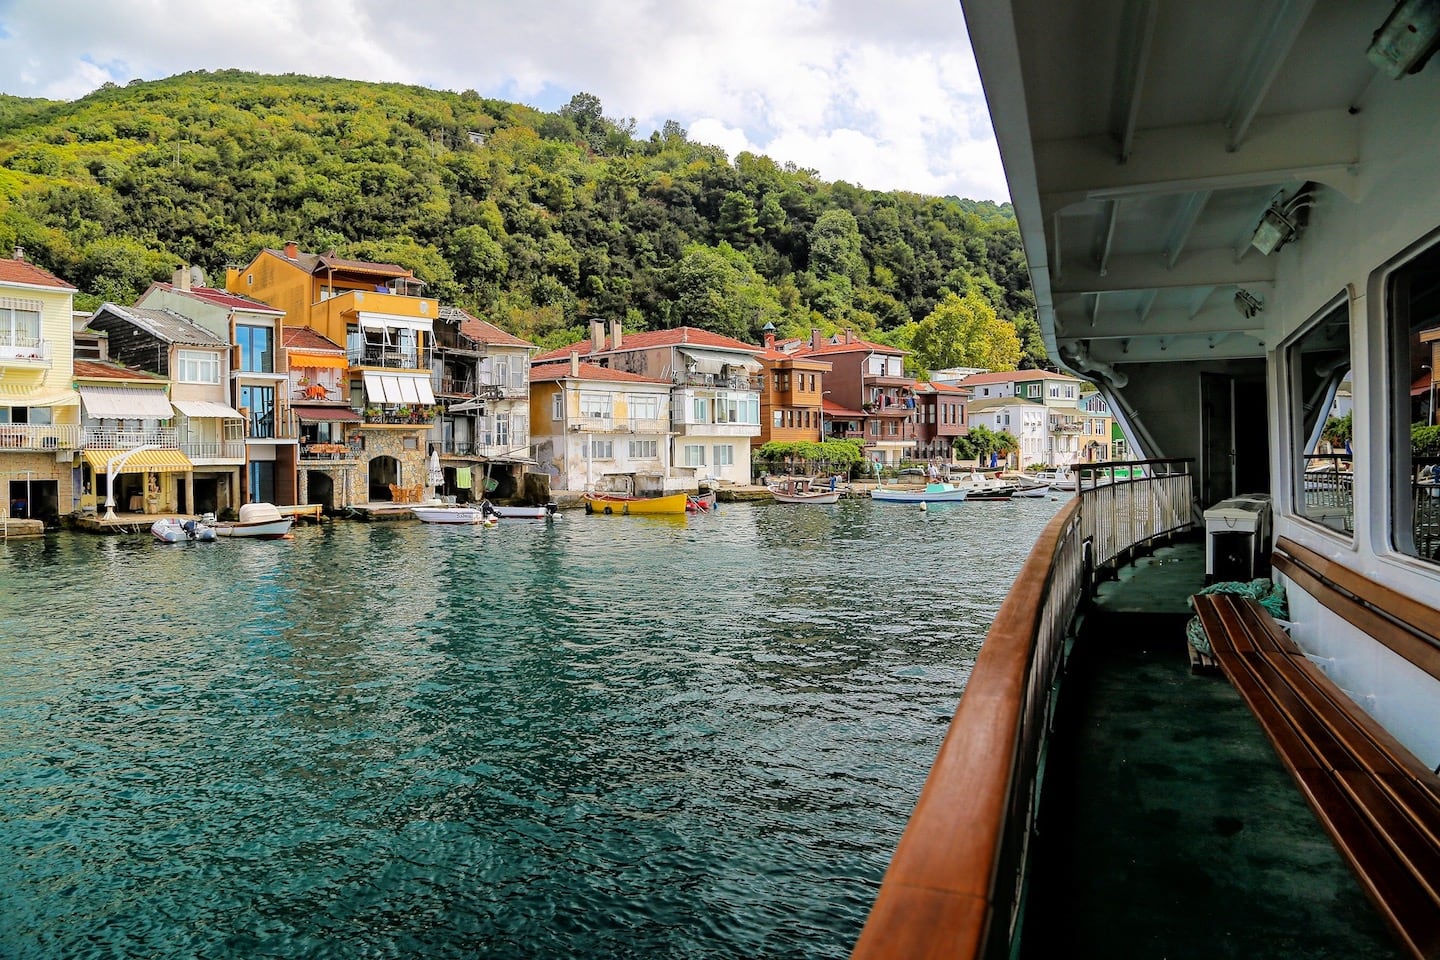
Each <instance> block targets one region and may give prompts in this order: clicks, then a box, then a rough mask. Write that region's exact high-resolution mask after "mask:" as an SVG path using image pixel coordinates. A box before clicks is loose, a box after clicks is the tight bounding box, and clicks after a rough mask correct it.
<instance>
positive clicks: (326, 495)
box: [305, 470, 336, 513]
mask: <svg viewBox="0 0 1440 960" xmlns="http://www.w3.org/2000/svg"><path fill="white" fill-rule="evenodd" d="M305 502H306V503H318V504H320V505H321V506H322V507H323V508H324V509H325V512H327V513H333V512H334V511H335V507H336V504H335V478H334V477H332V476H330V474H328V473H326V472H325V471H323V470H307V471H305Z"/></svg>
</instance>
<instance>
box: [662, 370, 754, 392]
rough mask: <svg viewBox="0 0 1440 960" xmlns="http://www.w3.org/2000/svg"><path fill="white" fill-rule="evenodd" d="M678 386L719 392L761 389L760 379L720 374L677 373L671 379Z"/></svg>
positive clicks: (741, 375)
mask: <svg viewBox="0 0 1440 960" xmlns="http://www.w3.org/2000/svg"><path fill="white" fill-rule="evenodd" d="M671 380H672V382H674V383H675V384H676V385H677V386H682V387H714V388H715V389H717V390H755V391H758V390H759V389H760V387H761V380H762V378H760V377H747V376H744V375H743V374H735V375H729V376H727V375H725V374H720V373H677V374H675V376H674V377H672V378H671Z"/></svg>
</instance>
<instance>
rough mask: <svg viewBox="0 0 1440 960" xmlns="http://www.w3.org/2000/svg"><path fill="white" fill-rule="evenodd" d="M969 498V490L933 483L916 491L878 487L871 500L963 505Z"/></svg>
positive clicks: (871, 492)
mask: <svg viewBox="0 0 1440 960" xmlns="http://www.w3.org/2000/svg"><path fill="white" fill-rule="evenodd" d="M933 488H943V489H933ZM969 497H970V491H969V490H965V489H963V488H960V487H954V486H951V485H950V484H946V483H932V484H930V485H928V486H926V487H924V488H923V489H914V490H902V489H898V488H894V487H876V488H875V489H873V490H871V491H870V499H871V500H876V501H879V502H880V503H961V502H963V501H965V500H967V499H969Z"/></svg>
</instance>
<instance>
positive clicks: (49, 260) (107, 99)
mask: <svg viewBox="0 0 1440 960" xmlns="http://www.w3.org/2000/svg"><path fill="white" fill-rule="evenodd" d="M0 198H3V200H0V250H5V251H8V250H9V249H10V247H11V246H12V245H19V246H22V247H24V248H25V250H26V251H27V256H28V258H29V259H31V260H33V261H34V262H37V263H39V264H41V265H42V266H45V267H47V268H48V269H50V270H52V271H53V272H55V273H56V274H58V275H59V276H61V277H63V278H65V279H67V280H69V281H71V282H73V283H74V284H75V285H76V286H78V287H79V288H80V290H81V291H82V297H81V298H80V300H79V302H80V303H81V305H86V306H88V305H93V304H95V303H98V302H100V301H101V300H114V301H117V302H122V303H127V302H129V301H130V300H131V299H132V298H133V297H134V296H135V295H136V294H138V293H139V292H140V291H142V290H143V289H144V288H145V287H146V286H147V285H148V284H149V283H150V281H152V280H155V279H165V278H168V277H169V276H170V273H171V271H172V270H173V268H174V266H175V265H176V264H178V263H182V262H184V263H191V264H198V265H200V266H202V267H203V268H204V269H205V270H206V271H207V272H208V273H209V274H210V275H211V276H212V277H217V278H218V277H223V273H222V270H223V267H224V265H225V264H227V263H244V262H247V261H248V260H249V259H250V258H251V257H252V256H253V255H254V254H255V252H256V251H257V250H258V249H259V248H260V247H262V246H271V247H278V246H281V245H282V244H283V243H284V242H285V241H286V240H295V241H297V242H299V243H300V244H301V246H302V248H303V249H307V250H311V251H318V252H323V251H326V250H329V249H332V248H333V249H334V250H336V251H337V252H338V253H339V254H340V255H342V256H347V257H357V258H365V259H374V260H383V261H387V262H395V263H399V264H402V265H404V266H406V267H409V268H411V269H413V270H414V271H415V273H416V274H417V275H418V276H419V277H421V278H422V279H424V280H425V281H427V282H428V283H429V284H430V291H431V292H432V293H433V294H435V295H437V296H439V297H440V298H441V299H442V300H443V301H444V302H447V303H455V304H459V305H462V306H464V307H466V308H467V309H469V310H471V311H472V312H474V313H476V314H477V315H479V316H483V317H486V318H487V319H490V320H492V321H493V322H495V323H497V324H499V325H500V326H502V327H504V328H506V329H508V330H511V331H512V332H514V333H516V334H519V335H521V336H524V337H527V338H529V339H530V340H532V341H534V342H536V343H538V344H541V345H553V344H558V343H562V342H567V341H569V340H572V339H579V338H581V337H582V336H583V329H584V321H585V319H586V318H588V317H592V316H593V317H603V318H607V319H611V318H618V319H621V320H623V321H624V323H625V325H626V327H627V329H632V330H638V329H652V328H657V327H666V326H676V325H680V324H688V325H691V326H700V327H705V328H707V329H711V330H715V331H717V332H721V333H725V334H728V335H731V336H735V337H739V338H741V339H744V340H748V341H751V342H757V341H758V340H759V337H760V331H761V328H763V327H764V325H765V324H766V323H774V324H775V326H776V327H777V328H778V329H779V331H780V332H781V334H782V335H791V336H804V335H807V334H808V331H809V330H810V328H811V327H812V326H817V327H820V328H821V329H823V330H826V331H832V330H835V329H839V328H843V327H851V328H853V329H855V330H856V332H857V333H861V334H863V335H864V336H866V337H867V338H869V339H875V340H880V341H883V342H887V343H892V344H895V345H898V346H904V347H907V348H910V349H914V350H915V351H916V354H917V356H916V361H917V366H918V367H920V368H925V367H937V366H948V365H952V364H957V363H974V364H977V365H983V366H1014V365H1016V363H1022V364H1025V365H1028V364H1029V363H1033V362H1037V361H1040V360H1041V359H1042V357H1041V347H1040V343H1039V337H1038V328H1037V327H1036V325H1035V323H1034V319H1033V312H1034V310H1033V303H1032V298H1031V295H1030V290H1029V284H1028V279H1027V277H1026V274H1025V264H1024V257H1023V255H1022V252H1021V248H1020V241H1019V236H1018V233H1017V231H1016V226H1015V221H1014V218H1013V215H1012V213H1011V210H1010V208H1009V205H1008V204H1006V205H1004V206H997V205H995V204H994V203H990V202H975V201H971V200H962V199H956V198H945V199H942V198H935V197H925V196H920V195H917V194H910V193H895V192H892V193H882V192H878V191H873V190H865V189H861V188H859V187H856V186H852V185H850V184H847V183H843V182H841V183H827V182H825V181H823V180H821V179H819V177H818V176H817V175H816V173H815V172H814V171H810V170H803V169H797V168H795V167H793V166H790V165H785V166H782V165H779V164H777V163H775V162H773V161H771V160H769V159H768V158H765V157H759V156H754V155H751V154H742V155H741V156H739V157H737V158H736V159H735V160H734V161H733V162H731V161H729V160H728V159H727V158H726V156H725V154H724V152H723V151H722V150H720V149H718V148H716V147H712V146H707V145H705V144H700V143H695V142H692V141H691V140H690V139H689V138H688V137H687V135H686V131H685V130H684V129H682V128H681V127H680V126H679V125H678V124H675V123H673V122H671V123H667V124H666V125H665V128H664V130H663V131H660V132H656V133H654V134H652V135H651V136H649V137H648V138H638V137H637V136H636V135H635V125H634V122H633V121H617V120H614V119H611V118H607V117H605V116H604V113H603V109H602V105H601V103H600V101H599V100H598V99H596V98H595V97H593V96H590V95H587V94H577V95H576V96H575V97H574V98H572V99H571V101H570V103H569V104H568V105H567V106H566V107H565V108H563V109H562V110H560V111H558V112H557V113H553V114H550V113H543V112H540V111H536V110H534V109H532V108H529V107H525V106H522V105H517V104H513V103H506V102H502V101H497V100H489V99H486V98H483V97H480V96H478V95H477V94H475V93H474V92H473V91H466V92H464V93H449V92H440V91H434V90H428V89H424V88H419V87H407V86H399V85H393V84H371V83H359V82H353V81H344V80H331V79H316V78H311V77H300V76H293V75H287V76H261V75H256V74H249V73H241V72H236V71H223V72H199V73H190V74H184V75H181V76H177V77H171V78H169V79H166V80H161V81H153V82H142V81H135V82H132V83H130V84H129V85H127V86H124V87H119V86H115V85H113V84H111V85H107V86H106V87H105V88H102V89H100V90H97V91H96V92H94V93H93V94H91V95H89V96H87V97H85V98H83V99H80V100H77V101H74V102H49V101H39V100H24V99H19V98H15V97H4V96H0ZM214 282H216V283H219V282H221V281H220V280H219V279H217V280H215V281H214ZM1016 328H1018V333H1019V335H1018V338H1017V336H1016V333H1015V332H1016Z"/></svg>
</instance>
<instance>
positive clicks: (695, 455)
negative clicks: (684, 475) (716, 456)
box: [684, 443, 705, 467]
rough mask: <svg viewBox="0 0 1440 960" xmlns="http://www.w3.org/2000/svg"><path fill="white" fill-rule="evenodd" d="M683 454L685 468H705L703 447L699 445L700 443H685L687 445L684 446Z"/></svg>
mask: <svg viewBox="0 0 1440 960" xmlns="http://www.w3.org/2000/svg"><path fill="white" fill-rule="evenodd" d="M684 452H685V464H684V465H685V466H687V467H703V466H705V445H704V444H701V443H687V444H685V451H684Z"/></svg>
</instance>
